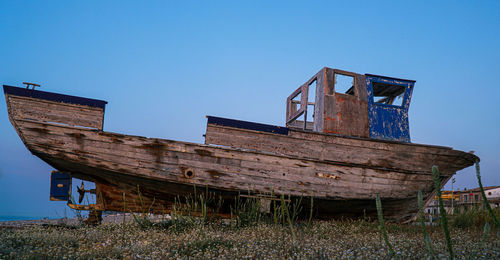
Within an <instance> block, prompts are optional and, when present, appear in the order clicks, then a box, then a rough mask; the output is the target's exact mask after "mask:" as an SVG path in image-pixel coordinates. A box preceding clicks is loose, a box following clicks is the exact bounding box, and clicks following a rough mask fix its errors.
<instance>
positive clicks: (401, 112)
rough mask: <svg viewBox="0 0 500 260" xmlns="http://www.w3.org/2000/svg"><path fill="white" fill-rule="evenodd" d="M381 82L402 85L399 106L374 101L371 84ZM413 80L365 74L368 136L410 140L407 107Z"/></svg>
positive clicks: (392, 139)
mask: <svg viewBox="0 0 500 260" xmlns="http://www.w3.org/2000/svg"><path fill="white" fill-rule="evenodd" d="M374 83H382V84H387V85H391V86H402V87H404V95H403V101H402V104H401V106H397V105H389V104H383V103H376V102H375V101H374V91H373V84H374ZM414 85H415V81H413V80H403V79H395V78H390V77H383V76H377V75H369V74H366V90H367V94H368V96H367V97H368V121H369V122H368V125H369V132H370V137H371V138H375V139H381V140H391V141H401V142H410V127H409V122H408V109H409V107H410V101H411V94H412V91H413V86H414Z"/></svg>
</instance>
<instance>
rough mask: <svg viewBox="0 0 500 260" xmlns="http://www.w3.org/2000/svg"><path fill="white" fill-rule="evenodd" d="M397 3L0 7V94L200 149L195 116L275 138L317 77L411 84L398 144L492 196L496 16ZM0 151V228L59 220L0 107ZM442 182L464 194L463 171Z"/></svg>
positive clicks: (466, 4) (470, 5)
mask: <svg viewBox="0 0 500 260" xmlns="http://www.w3.org/2000/svg"><path fill="white" fill-rule="evenodd" d="M402 2H403V1H393V2H385V1H366V2H365V1H343V2H334V1H324V2H322V1H298V2H292V1H276V2H272V1H247V2H243V1H227V2H221V1H203V2H201V1H200V2H195V1H189V2H188V1H175V2H174V1H172V2H169V1H135V2H131V1H59V2H46V1H0V35H1V38H2V39H1V41H0V83H1V84H8V85H17V86H21V83H22V82H23V81H30V82H37V83H40V84H41V85H42V90H45V91H53V92H59V93H65V94H70V95H78V96H85V97H90V98H98V99H104V100H107V101H108V102H109V104H108V106H107V110H106V117H105V124H104V128H105V130H107V131H113V132H120V133H127V134H135V135H143V136H149V137H160V138H166V139H173V140H183V141H192V142H203V138H202V134H204V132H205V124H206V119H205V115H215V116H222V117H230V118H236V119H243V120H250V121H256V122H262V123H268V124H276V125H284V119H285V98H286V97H287V96H288V95H289V94H290V93H291V92H292V91H293V90H295V89H296V88H297V87H298V86H299V85H301V84H302V83H304V82H305V81H306V80H307V79H309V77H310V76H312V75H313V74H314V73H316V72H317V71H318V70H319V69H320V68H322V67H323V66H327V67H333V68H340V69H344V70H349V71H354V72H358V73H373V74H380V75H387V76H393V77H401V78H409V79H414V80H417V83H416V86H415V89H414V92H413V93H414V95H413V100H412V104H411V106H410V129H411V138H412V141H413V142H415V143H425V144H438V145H445V146H452V147H454V148H455V149H460V150H464V151H470V150H474V151H475V152H476V154H477V155H479V156H480V157H481V159H482V162H481V167H482V175H483V183H484V184H485V185H500V177H499V176H500V157H499V149H500V148H499V147H500V137H499V134H500V102H499V101H498V100H499V97H500V87H499V83H498V75H499V73H500V49H499V48H500V2H498V1H475V2H472V1H419V2H418V3H416V4H410V3H408V2H405V3H402ZM477 3H480V4H477ZM0 140H1V142H0V215H24V216H28V215H31V216H57V215H59V216H61V215H64V208H65V205H64V203H62V202H50V201H49V176H50V171H51V167H49V166H48V165H46V164H45V163H44V162H42V161H41V160H39V159H38V158H37V157H35V156H33V155H31V154H30V153H29V151H28V150H27V149H26V148H25V147H24V145H23V144H22V142H21V140H20V139H19V137H18V136H17V134H16V133H15V131H14V128H13V127H12V126H11V125H10V122H9V120H8V117H7V111H6V106H5V99H4V96H3V95H1V98H0ZM456 179H457V182H456V186H457V187H459V188H464V187H467V188H472V187H476V186H477V184H476V180H475V175H474V170H473V168H472V167H471V168H469V169H466V170H463V171H461V172H459V173H458V174H457V177H456ZM448 187H449V186H447V188H448ZM68 214H69V213H68Z"/></svg>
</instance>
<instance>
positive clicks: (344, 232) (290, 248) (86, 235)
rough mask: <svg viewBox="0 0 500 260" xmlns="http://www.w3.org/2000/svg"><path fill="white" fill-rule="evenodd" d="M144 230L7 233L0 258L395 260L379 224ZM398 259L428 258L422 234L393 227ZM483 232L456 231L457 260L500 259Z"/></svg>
mask: <svg viewBox="0 0 500 260" xmlns="http://www.w3.org/2000/svg"><path fill="white" fill-rule="evenodd" d="M160 224H161V225H152V226H151V227H148V228H144V227H141V226H138V225H137V223H135V222H129V223H127V224H125V225H122V224H103V225H101V226H98V227H77V228H65V227H42V226H35V227H26V228H23V229H10V230H9V229H4V230H1V232H0V259H9V258H12V259H27V258H36V259H40V258H67V259H77V258H84V259H85V258H117V259H120V258H126V259H130V258H134V259H136V258H139V259H158V258H181V259H187V258H252V259H253V258H266V259H285V258H286V259H325V258H348V259H351V258H352V259H354V258H370V259H376V258H379V259H380V258H381V259H388V258H389V257H390V255H389V252H388V251H387V247H386V246H385V244H384V242H383V240H382V237H381V235H380V232H379V231H378V228H377V224H376V223H370V222H364V221H313V222H312V223H311V225H310V226H309V227H307V225H306V224H305V223H298V224H294V225H295V228H294V230H295V236H296V237H297V239H292V234H291V232H290V229H289V227H288V226H286V225H285V226H283V225H280V224H271V223H264V222H260V223H256V224H255V225H254V226H247V227H239V228H238V227H234V226H233V227H231V226H230V225H227V224H220V223H209V224H207V225H198V224H194V225H192V224H185V225H183V224H182V223H176V225H172V224H173V223H172V222H171V221H168V222H164V223H160ZM387 232H388V235H389V240H390V242H391V244H392V245H393V247H394V251H395V256H396V258H410V259H416V258H419V259H422V258H428V257H429V256H428V254H427V250H426V248H425V244H424V240H423V239H422V234H421V233H420V228H419V227H417V226H411V225H395V224H388V225H387ZM428 232H429V235H430V237H431V238H432V241H433V246H434V248H435V250H436V253H437V254H438V256H439V257H440V258H444V257H445V256H446V255H447V254H446V243H445V241H444V237H443V235H442V232H441V231H440V230H439V229H438V228H436V227H432V228H428ZM481 236H482V233H481V230H479V229H459V228H453V229H451V238H452V240H453V245H454V250H455V251H456V258H459V259H460V258H486V259H493V258H497V259H498V258H499V257H500V242H499V239H498V234H496V233H495V232H491V233H490V234H489V235H488V238H487V239H486V242H485V243H484V244H481V243H480V242H481V241H480V240H481Z"/></svg>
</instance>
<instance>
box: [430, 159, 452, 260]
mask: <svg viewBox="0 0 500 260" xmlns="http://www.w3.org/2000/svg"><path fill="white" fill-rule="evenodd" d="M432 175H433V177H434V188H435V189H436V192H437V197H438V202H439V214H440V216H441V220H440V223H441V228H442V229H443V232H444V237H445V239H446V247H447V249H448V253H449V254H450V259H453V258H454V257H453V247H452V244H451V238H450V231H449V230H448V217H447V214H446V210H445V209H444V206H443V199H442V198H441V176H440V173H439V169H438V167H437V166H436V165H434V166H432Z"/></svg>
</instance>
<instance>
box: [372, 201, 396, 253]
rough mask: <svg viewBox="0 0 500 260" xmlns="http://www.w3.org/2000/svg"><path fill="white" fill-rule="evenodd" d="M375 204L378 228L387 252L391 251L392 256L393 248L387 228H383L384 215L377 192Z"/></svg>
mask: <svg viewBox="0 0 500 260" xmlns="http://www.w3.org/2000/svg"><path fill="white" fill-rule="evenodd" d="M375 202H376V204H377V213H378V221H379V229H380V232H381V234H382V236H383V237H384V241H385V244H386V245H387V248H389V252H390V253H391V256H393V257H394V255H395V254H394V250H393V249H392V245H391V243H390V242H389V236H387V230H386V229H385V224H384V215H383V213H382V201H381V200H380V195H379V194H378V193H377V197H376V200H375Z"/></svg>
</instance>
